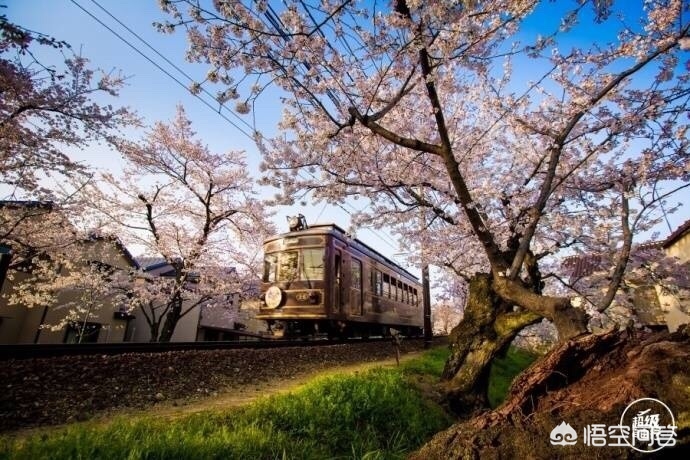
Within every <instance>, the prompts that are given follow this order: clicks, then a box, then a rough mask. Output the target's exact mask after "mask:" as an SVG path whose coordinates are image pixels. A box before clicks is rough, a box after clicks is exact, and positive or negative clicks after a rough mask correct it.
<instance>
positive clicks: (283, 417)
mask: <svg viewBox="0 0 690 460" xmlns="http://www.w3.org/2000/svg"><path fill="white" fill-rule="evenodd" d="M447 357H448V350H447V349H446V348H444V347H441V348H435V349H432V350H429V351H428V352H426V353H424V355H422V356H421V357H419V358H415V359H412V360H409V361H406V362H404V363H403V365H401V366H400V367H397V368H375V369H372V370H369V371H366V372H363V373H361V374H359V375H346V374H337V375H331V376H327V377H323V378H319V379H317V380H314V381H312V382H311V383H309V384H307V385H305V386H303V387H301V388H300V389H298V390H296V391H294V392H291V393H286V394H280V395H275V396H271V397H266V398H263V399H259V400H257V401H255V402H253V403H251V404H248V405H246V406H243V407H240V408H233V409H229V410H225V411H223V410H212V411H207V412H202V413H197V414H194V415H187V416H184V417H181V418H177V419H174V420H170V419H166V418H160V417H159V418H155V417H151V416H136V417H131V416H130V417H128V418H125V417H115V418H113V419H112V420H111V421H109V422H108V423H105V424H104V423H103V422H100V423H97V422H87V423H78V424H73V425H70V426H68V427H66V428H64V429H59V430H49V431H46V432H45V433H44V434H34V435H32V436H29V437H17V438H9V437H5V438H0V458H13V459H14V458H16V459H48V458H49V459H63V458H65V459H66V458H70V459H75V458H81V459H96V458H98V459H110V458H112V459H123V458H131V459H167V458H171V459H172V458H175V459H185V458H189V459H211V458H218V459H220V458H223V459H226V458H233V459H234V458H241V459H245V458H246V459H284V458H300V459H322V458H338V459H348V458H353V459H354V458H357V459H363V458H366V459H393V458H404V457H405V455H406V453H408V452H410V451H412V450H415V449H416V448H418V447H419V446H421V445H422V444H423V443H424V442H425V441H426V440H428V439H429V438H430V437H431V436H432V435H433V434H434V433H436V432H438V431H440V430H442V429H444V428H446V427H447V426H449V425H450V423H452V420H451V419H450V418H449V417H448V416H447V415H446V414H445V413H444V412H443V411H442V409H441V408H439V407H438V406H436V405H435V404H433V403H431V402H430V401H428V400H426V399H425V398H424V397H423V395H421V394H420V392H419V390H418V389H417V388H419V387H420V384H419V383H420V382H428V383H433V382H436V381H438V378H439V377H440V375H441V372H442V370H443V366H444V364H445V361H446V358H447ZM533 359H534V356H532V355H529V354H527V353H525V352H522V351H520V350H514V349H511V350H510V351H509V352H508V354H507V356H506V357H505V358H502V359H499V360H498V361H497V362H495V364H494V366H493V367H492V371H491V382H490V388H489V394H490V397H491V399H492V404H497V403H498V402H500V401H501V400H502V398H503V396H504V395H505V391H506V390H507V388H508V386H509V384H510V381H511V380H512V379H513V377H514V376H515V375H516V374H517V373H518V372H519V371H520V370H521V369H523V368H524V367H526V366H527V365H528V364H529V363H530V362H532V360H533ZM411 382H415V384H412V383H411Z"/></svg>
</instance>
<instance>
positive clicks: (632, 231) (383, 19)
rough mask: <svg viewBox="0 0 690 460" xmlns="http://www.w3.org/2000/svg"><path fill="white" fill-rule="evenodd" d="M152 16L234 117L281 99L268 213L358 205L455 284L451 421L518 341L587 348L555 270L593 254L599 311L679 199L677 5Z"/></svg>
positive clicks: (172, 9)
mask: <svg viewBox="0 0 690 460" xmlns="http://www.w3.org/2000/svg"><path fill="white" fill-rule="evenodd" d="M161 5H162V8H163V10H164V11H166V12H168V13H169V14H170V17H171V18H170V20H169V22H167V23H164V24H159V28H160V29H161V30H162V31H165V32H172V31H174V30H176V29H179V28H184V29H186V31H187V34H188V37H189V41H190V49H189V51H188V58H189V59H191V60H193V61H199V62H206V63H208V64H209V66H210V68H211V69H210V71H209V80H210V81H211V82H213V83H219V84H221V85H225V86H226V87H227V88H228V91H231V92H233V94H237V95H238V98H239V99H240V100H241V101H243V104H244V109H245V110H243V111H246V109H247V108H248V107H251V105H252V104H253V102H254V101H255V100H256V98H258V97H260V96H261V95H262V91H263V89H264V88H265V87H266V86H268V85H275V86H277V87H279V88H280V89H281V90H282V91H283V92H284V93H285V97H284V101H285V102H284V114H283V118H282V120H281V123H280V126H279V127H280V129H281V132H280V134H279V135H278V136H276V137H275V138H272V139H265V138H263V137H262V136H260V135H258V134H257V142H258V144H259V145H260V147H261V149H262V152H263V155H264V159H265V168H266V171H267V173H268V174H267V175H266V182H267V183H269V184H272V185H275V186H278V187H280V188H281V189H282V191H283V195H284V198H285V200H286V201H288V202H289V200H290V199H291V198H292V197H293V196H295V194H297V193H299V192H303V191H304V190H310V191H312V193H313V196H315V197H316V198H317V199H320V200H326V201H329V202H335V203H338V202H341V201H343V200H346V199H347V198H348V197H350V196H364V197H366V198H367V199H368V200H369V206H368V207H367V208H366V209H365V210H364V211H362V212H361V213H360V214H359V215H358V216H357V221H358V222H359V223H367V224H375V225H381V226H389V227H392V228H394V229H395V230H397V232H398V233H399V234H400V236H401V239H402V241H403V244H405V245H407V246H410V247H412V248H414V247H423V248H424V259H425V260H423V261H421V262H422V264H423V263H431V264H436V265H439V266H444V267H447V268H448V269H450V270H452V271H453V272H454V273H455V274H456V275H457V276H460V277H462V278H465V279H466V280H467V282H468V283H469V295H468V302H467V306H466V308H465V315H464V317H463V320H462V322H461V323H460V324H459V325H458V327H457V328H456V331H455V332H456V334H454V338H455V339H454V340H455V341H454V344H453V354H452V356H451V358H450V359H449V361H448V363H447V365H446V369H445V371H444V376H443V377H444V379H445V380H446V381H447V387H448V388H449V396H450V398H451V400H452V401H453V405H454V407H455V408H456V409H457V410H458V411H465V410H467V409H472V408H474V407H477V406H482V405H484V404H485V403H486V395H485V388H486V378H487V375H488V372H486V369H487V366H488V364H489V363H490V361H491V359H492V357H493V356H495V355H496V353H498V352H500V351H501V350H503V349H505V347H507V346H508V344H509V343H510V342H511V341H512V340H513V338H514V337H515V336H516V334H517V333H518V332H519V331H520V330H522V329H523V328H524V327H526V326H528V325H530V324H534V323H536V322H539V321H541V320H542V318H547V319H548V320H549V321H551V322H552V323H553V324H554V325H555V327H556V329H557V331H558V336H559V339H560V340H566V339H569V338H573V337H577V336H579V335H581V334H585V333H587V315H586V314H585V311H584V310H583V309H581V308H576V307H574V306H573V305H572V303H571V297H572V295H574V293H572V292H570V293H568V294H567V295H563V294H562V293H560V292H558V291H556V290H554V286H555V285H557V284H558V280H559V279H560V280H561V281H564V280H565V277H564V276H563V268H562V267H559V265H558V264H557V263H556V260H557V259H558V258H559V257H562V255H564V254H566V255H569V254H573V253H578V252H580V253H586V252H590V251H596V252H597V253H605V254H608V255H609V258H608V260H609V261H610V265H609V266H608V271H609V273H610V276H609V278H608V284H607V285H606V286H605V289H604V294H603V295H602V296H601V297H600V299H598V300H596V301H595V304H596V305H597V310H601V311H604V310H606V309H607V308H608V307H609V305H611V302H612V301H613V299H614V298H615V297H616V294H617V292H618V288H619V286H620V284H621V282H622V279H623V278H624V276H625V274H626V272H627V267H628V261H629V258H630V254H631V252H632V250H633V247H634V245H635V244H636V243H635V240H634V237H635V235H639V234H640V233H643V232H645V231H647V230H649V229H651V228H652V227H653V226H654V225H655V224H657V223H658V222H659V219H660V213H661V212H662V211H671V210H673V208H675V207H676V205H675V204H674V203H673V202H672V201H671V200H673V196H674V194H675V193H677V192H678V191H680V190H684V189H687V186H688V136H687V114H688V102H689V96H690V87H689V86H688V65H689V64H688V62H687V60H688V54H687V52H686V51H685V50H686V49H687V48H688V45H689V42H690V35H689V31H690V20H689V17H688V16H689V11H688V8H690V6H689V5H688V4H687V2H683V1H681V0H649V1H645V2H643V4H642V5H641V8H634V7H631V5H630V4H629V3H628V2H614V1H584V0H583V1H573V2H547V1H543V2H539V1H534V0H523V1H516V0H488V1H481V2H474V1H464V2H451V1H438V2H421V1H418V0H395V1H392V2H385V3H382V2H377V1H375V2H367V3H364V2H356V1H349V0H326V1H319V2H307V1H285V2H283V3H282V5H280V6H279V5H278V4H277V2H276V3H273V2H267V1H239V0H235V1H224V2H215V3H214V5H213V8H211V7H208V8H207V7H206V6H204V5H202V4H200V3H198V2H195V1H184V0H177V1H175V0H165V1H161ZM564 5H567V7H564ZM537 14H538V20H539V21H540V30H539V32H540V34H539V35H537V34H536V33H535V32H534V31H533V30H534V29H533V27H534V22H535V18H536V17H537ZM590 29H591V30H596V31H597V32H600V33H599V34H592V33H591V30H590ZM583 30H586V31H587V33H585V34H584V35H587V36H589V37H591V38H589V39H586V40H583V39H582V38H581V35H580V36H579V37H578V34H581V33H582V32H583ZM240 74H241V75H242V77H241V78H238V75H240ZM248 80H249V81H251V85H248V84H246V82H247V81H248ZM420 213H421V214H422V215H423V216H424V217H423V219H421V226H422V227H423V230H422V231H421V232H420V218H419V216H420ZM420 265H421V264H420Z"/></svg>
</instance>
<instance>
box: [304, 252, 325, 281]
mask: <svg viewBox="0 0 690 460" xmlns="http://www.w3.org/2000/svg"><path fill="white" fill-rule="evenodd" d="M301 252H302V280H322V279H323V253H324V252H323V249H302V251H301Z"/></svg>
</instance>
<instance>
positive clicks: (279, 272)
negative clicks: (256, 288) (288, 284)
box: [264, 248, 324, 283]
mask: <svg viewBox="0 0 690 460" xmlns="http://www.w3.org/2000/svg"><path fill="white" fill-rule="evenodd" d="M323 261H324V249H323V248H318V249H293V250H289V251H283V252H274V253H270V254H266V256H265V258H264V282H267V283H272V282H274V281H298V280H302V281H316V280H323Z"/></svg>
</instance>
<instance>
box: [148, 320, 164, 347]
mask: <svg viewBox="0 0 690 460" xmlns="http://www.w3.org/2000/svg"><path fill="white" fill-rule="evenodd" d="M160 325H161V322H160V320H155V321H153V322H151V323H149V331H150V332H151V338H150V339H149V342H158V330H159V329H160Z"/></svg>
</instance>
